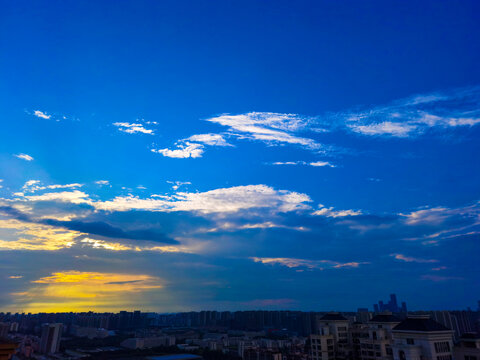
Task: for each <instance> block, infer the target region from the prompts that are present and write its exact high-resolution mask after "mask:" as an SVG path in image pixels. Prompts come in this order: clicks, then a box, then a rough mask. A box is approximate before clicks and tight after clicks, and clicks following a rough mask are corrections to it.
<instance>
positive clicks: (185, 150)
mask: <svg viewBox="0 0 480 360" xmlns="http://www.w3.org/2000/svg"><path fill="white" fill-rule="evenodd" d="M177 147H178V148H177V149H174V150H171V149H152V152H154V153H157V154H162V155H163V156H165V157H170V158H177V159H186V158H199V157H202V154H203V148H204V147H203V145H201V144H195V143H190V142H185V144H178V145H177Z"/></svg>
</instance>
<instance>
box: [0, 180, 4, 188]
mask: <svg viewBox="0 0 480 360" xmlns="http://www.w3.org/2000/svg"><path fill="white" fill-rule="evenodd" d="M2 182H3V179H0V183H2ZM2 187H3V186H2V185H1V184H0V189H1V188H2Z"/></svg>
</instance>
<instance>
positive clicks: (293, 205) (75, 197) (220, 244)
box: [0, 0, 480, 312]
mask: <svg viewBox="0 0 480 360" xmlns="http://www.w3.org/2000/svg"><path fill="white" fill-rule="evenodd" d="M479 14H480V3H479V2H478V1H455V2H451V1H437V0H435V1H422V2H417V1H383V0H382V1H362V2H359V1H347V0H345V1H304V0H300V1H295V2H291V1H282V0H278V1H143V0H140V1H113V0H112V1H106V0H105V1H95V2H93V1H70V0H67V1H64V0H62V1H56V0H52V1H48V2H37V1H15V2H12V1H7V0H1V1H0V54H1V55H0V69H1V70H0V71H1V81H0V110H1V117H0V118H1V130H0V292H1V293H2V296H1V297H0V310H1V311H26V312H41V311H44V312H51V311H88V310H92V311H119V310H133V309H139V310H142V311H158V312H176V311H191V310H251V309H265V310H278V309H294V310H305V311H310V310H316V311H321V310H324V311H328V310H339V311H347V310H355V309H356V308H358V307H369V308H371V307H372V304H373V303H375V302H377V301H378V300H381V299H387V298H388V295H389V294H390V293H396V294H397V296H398V298H399V300H401V301H406V302H407V304H408V306H409V308H410V309H465V308H466V307H472V308H476V303H477V300H478V299H480V282H479V281H480V280H479V276H478V275H479V273H480V261H478V258H479V256H478V254H480V186H479V185H480V156H479V154H480V141H479V140H480V67H479V66H478V64H479V63H480V39H479V37H480V15H479Z"/></svg>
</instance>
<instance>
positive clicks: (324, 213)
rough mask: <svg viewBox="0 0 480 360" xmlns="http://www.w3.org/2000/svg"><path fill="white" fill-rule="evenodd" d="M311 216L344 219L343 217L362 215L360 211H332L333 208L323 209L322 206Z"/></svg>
mask: <svg viewBox="0 0 480 360" xmlns="http://www.w3.org/2000/svg"><path fill="white" fill-rule="evenodd" d="M313 215H318V216H326V217H332V218H337V217H345V216H357V215H362V212H361V211H360V210H351V209H348V210H334V209H333V207H328V208H327V207H324V206H323V205H319V209H318V210H316V211H315V212H313Z"/></svg>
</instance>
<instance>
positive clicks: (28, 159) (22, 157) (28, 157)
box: [14, 154, 33, 161]
mask: <svg viewBox="0 0 480 360" xmlns="http://www.w3.org/2000/svg"><path fill="white" fill-rule="evenodd" d="M14 156H16V157H17V158H19V159H22V160H25V161H32V160H33V157H32V156H30V155H28V154H15V155H14Z"/></svg>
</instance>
